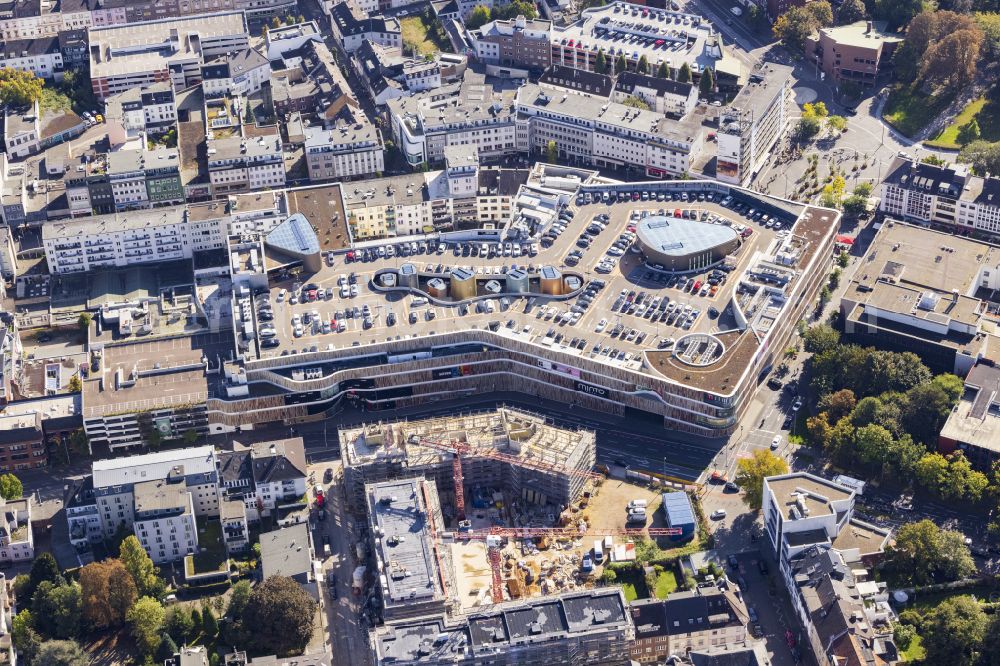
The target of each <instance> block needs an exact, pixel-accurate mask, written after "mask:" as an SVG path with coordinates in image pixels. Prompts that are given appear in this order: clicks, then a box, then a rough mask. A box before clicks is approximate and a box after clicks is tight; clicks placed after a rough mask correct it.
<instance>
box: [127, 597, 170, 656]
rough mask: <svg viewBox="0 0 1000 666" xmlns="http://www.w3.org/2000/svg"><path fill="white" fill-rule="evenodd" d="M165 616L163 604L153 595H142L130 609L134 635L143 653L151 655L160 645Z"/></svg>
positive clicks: (129, 618)
mask: <svg viewBox="0 0 1000 666" xmlns="http://www.w3.org/2000/svg"><path fill="white" fill-rule="evenodd" d="M164 616H165V613H164V611H163V606H162V605H161V604H160V602H159V601H157V600H156V599H154V598H152V597H141V598H140V599H139V600H138V601H136V602H135V605H133V606H132V608H130V609H129V611H128V616H127V617H128V622H129V624H130V625H132V637H133V638H134V639H135V642H136V645H138V646H139V650H140V651H141V652H142V653H143V654H145V655H151V654H153V652H154V651H155V650H156V648H157V647H159V645H160V633H161V631H162V629H163V619H164Z"/></svg>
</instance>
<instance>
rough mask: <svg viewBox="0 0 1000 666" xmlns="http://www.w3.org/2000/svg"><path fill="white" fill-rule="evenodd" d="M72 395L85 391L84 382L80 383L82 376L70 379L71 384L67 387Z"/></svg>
mask: <svg viewBox="0 0 1000 666" xmlns="http://www.w3.org/2000/svg"><path fill="white" fill-rule="evenodd" d="M66 388H68V389H69V392H70V393H79V392H80V391H82V390H83V382H81V381H80V375H73V376H72V377H70V378H69V384H67V385H66Z"/></svg>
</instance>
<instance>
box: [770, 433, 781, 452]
mask: <svg viewBox="0 0 1000 666" xmlns="http://www.w3.org/2000/svg"><path fill="white" fill-rule="evenodd" d="M779 446H781V435H775V436H774V439H772V440H771V450H772V451H774V450H775V449H777V448H778V447H779Z"/></svg>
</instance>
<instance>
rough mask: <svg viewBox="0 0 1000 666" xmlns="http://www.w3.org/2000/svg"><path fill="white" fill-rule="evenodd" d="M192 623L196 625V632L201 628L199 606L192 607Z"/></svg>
mask: <svg viewBox="0 0 1000 666" xmlns="http://www.w3.org/2000/svg"><path fill="white" fill-rule="evenodd" d="M191 624H193V625H194V630H193V631H194V632H195V633H197V631H198V629H200V628H201V611H200V610H198V609H197V608H192V609H191Z"/></svg>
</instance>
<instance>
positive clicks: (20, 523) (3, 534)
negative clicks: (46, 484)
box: [0, 497, 35, 583]
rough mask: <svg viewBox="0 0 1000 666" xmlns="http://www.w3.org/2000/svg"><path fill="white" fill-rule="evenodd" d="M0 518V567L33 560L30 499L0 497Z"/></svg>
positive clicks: (33, 537) (33, 541) (33, 543)
mask: <svg viewBox="0 0 1000 666" xmlns="http://www.w3.org/2000/svg"><path fill="white" fill-rule="evenodd" d="M0 518H2V520H0V565H2V566H5V567H7V566H10V565H12V564H20V563H22V562H23V563H27V562H31V561H32V560H33V559H35V535H34V533H33V532H32V530H31V498H30V497H22V498H21V499H16V500H8V499H4V498H3V497H0ZM0 583H2V581H0Z"/></svg>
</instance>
